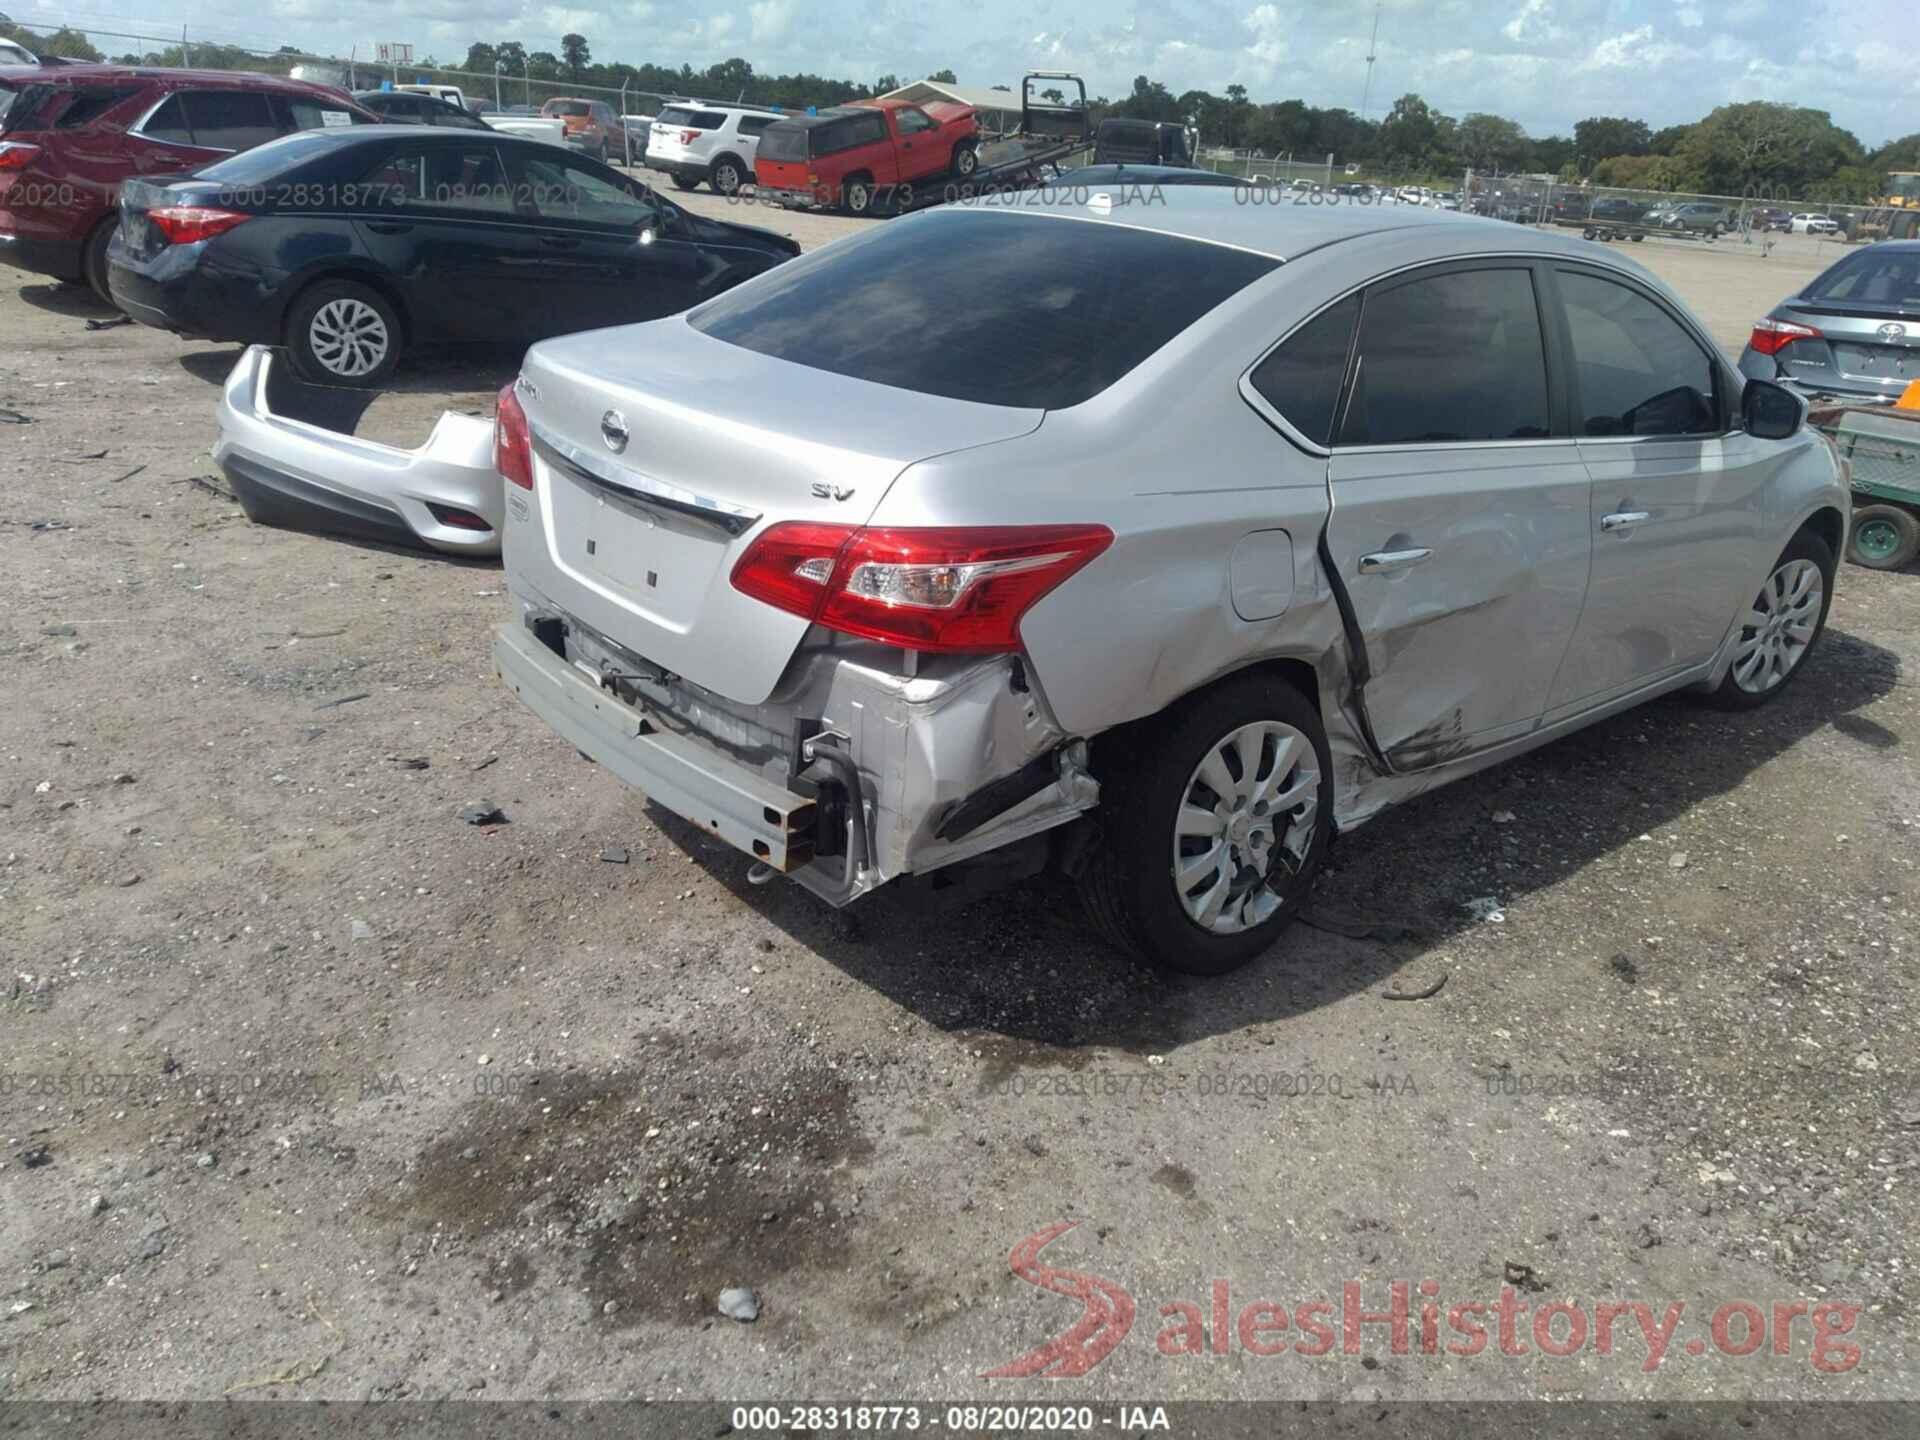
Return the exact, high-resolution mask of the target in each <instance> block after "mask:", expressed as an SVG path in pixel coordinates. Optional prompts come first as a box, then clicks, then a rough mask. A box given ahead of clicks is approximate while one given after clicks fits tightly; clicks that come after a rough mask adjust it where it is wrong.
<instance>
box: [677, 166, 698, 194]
mask: <svg viewBox="0 0 1920 1440" xmlns="http://www.w3.org/2000/svg"><path fill="white" fill-rule="evenodd" d="M699 184H700V177H699V176H697V175H682V174H681V173H680V172H679V171H677V170H676V171H675V172H674V175H673V185H674V188H675V189H676V190H692V189H694V188H696V187H697V186H698V185H699Z"/></svg>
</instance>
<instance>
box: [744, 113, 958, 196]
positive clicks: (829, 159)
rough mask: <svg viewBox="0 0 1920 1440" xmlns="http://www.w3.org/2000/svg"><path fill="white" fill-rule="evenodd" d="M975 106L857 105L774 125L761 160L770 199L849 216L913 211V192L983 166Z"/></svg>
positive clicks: (758, 175) (757, 167) (756, 166)
mask: <svg viewBox="0 0 1920 1440" xmlns="http://www.w3.org/2000/svg"><path fill="white" fill-rule="evenodd" d="M979 137H980V127H979V125H978V123H977V122H976V121H975V119H974V113H973V107H972V106H971V105H962V104H958V103H955V102H952V101H946V100H935V101H931V102H929V103H928V104H925V105H915V104H913V103H911V102H909V101H906V100H856V101H855V102H854V103H853V104H851V105H839V106H835V107H834V108H833V109H831V110H823V111H821V113H820V114H818V115H794V116H790V117H789V118H787V119H785V120H779V121H776V122H775V123H773V124H772V125H769V126H768V127H767V129H766V133H765V134H763V135H762V136H761V137H760V148H759V149H758V151H756V152H755V154H754V160H753V173H754V180H755V181H756V182H757V184H758V186H759V192H760V196H761V198H763V199H770V200H777V201H779V202H780V203H782V204H786V205H838V206H839V207H840V208H841V209H842V210H845V211H846V212H847V213H848V214H849V215H870V214H872V213H873V212H874V211H875V210H877V209H881V208H890V207H892V206H894V205H896V204H897V205H899V207H900V208H902V209H904V208H907V206H908V205H910V204H911V203H912V200H913V194H912V191H913V187H914V186H916V185H924V184H925V183H926V182H928V181H931V180H938V179H942V178H945V177H947V176H952V177H953V178H954V179H956V180H967V179H970V178H971V177H972V176H973V173H974V171H976V170H977V169H979V168H980V150H979V144H980V139H979Z"/></svg>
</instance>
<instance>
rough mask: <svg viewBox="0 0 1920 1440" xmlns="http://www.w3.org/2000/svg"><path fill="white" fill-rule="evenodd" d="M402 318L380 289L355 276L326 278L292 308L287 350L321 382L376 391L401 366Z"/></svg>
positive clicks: (302, 370) (306, 372)
mask: <svg viewBox="0 0 1920 1440" xmlns="http://www.w3.org/2000/svg"><path fill="white" fill-rule="evenodd" d="M402 344H403V339H402V332H401V329H400V317H399V315H398V314H396V313H395V311H394V308H393V306H392V305H391V304H389V303H388V302H387V298H386V297H385V296H384V295H382V294H380V292H379V291H377V290H373V289H371V288H369V287H368V286H365V285H361V284H358V283H356V282H354V281H352V280H323V281H321V282H320V283H319V284H318V285H315V286H313V287H312V288H311V289H308V290H306V291H304V292H303V293H302V294H301V295H300V298H299V299H297V300H296V301H294V303H293V308H292V309H291V310H289V311H288V312H287V333H286V345H287V353H288V354H289V355H291V356H292V357H293V364H294V368H295V369H296V370H298V371H299V372H300V374H301V376H302V377H303V378H305V379H307V380H310V381H312V382H313V383H315V384H317V385H345V386H350V387H352V388H354V389H357V390H370V389H373V388H374V387H376V386H380V385H384V384H386V382H387V381H388V380H390V379H391V378H393V372H394V371H395V370H397V369H399V368H400V350H401V346H402Z"/></svg>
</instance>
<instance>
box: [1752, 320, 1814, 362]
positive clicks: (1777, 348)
mask: <svg viewBox="0 0 1920 1440" xmlns="http://www.w3.org/2000/svg"><path fill="white" fill-rule="evenodd" d="M1820 338H1821V335H1820V332H1819V331H1818V330H1816V329H1814V328H1813V327H1812V326H1811V325H1795V324H1794V323H1793V322H1792V321H1791V320H1776V319H1774V318H1773V317H1772V316H1771V315H1769V316H1767V317H1766V318H1765V319H1764V320H1756V321H1754V322H1753V334H1751V335H1749V336H1748V337H1747V344H1749V345H1751V346H1752V347H1753V348H1754V349H1756V350H1758V351H1759V352H1760V353H1761V354H1762V355H1778V354H1779V353H1780V352H1781V351H1782V350H1784V349H1786V348H1787V346H1789V345H1791V344H1793V342H1794V341H1796V340H1818V339H1820Z"/></svg>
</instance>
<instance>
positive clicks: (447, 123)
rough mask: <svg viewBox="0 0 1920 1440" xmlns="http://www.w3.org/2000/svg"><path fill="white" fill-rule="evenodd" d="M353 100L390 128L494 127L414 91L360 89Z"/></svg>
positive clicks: (354, 93) (459, 128) (456, 128)
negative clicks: (419, 126)
mask: <svg viewBox="0 0 1920 1440" xmlns="http://www.w3.org/2000/svg"><path fill="white" fill-rule="evenodd" d="M353 98H354V99H356V100H358V101H359V102H360V103H361V104H362V105H364V106H365V107H366V108H367V109H369V110H371V111H372V112H373V113H374V114H376V115H378V116H379V117H380V118H381V119H382V120H384V121H386V122H387V123H388V124H389V125H439V126H442V127H443V128H445V129H448V130H486V131H489V132H491V131H492V129H493V127H492V126H491V125H489V124H487V122H486V121H484V120H482V119H481V118H480V117H479V116H478V115H476V114H474V113H473V112H472V111H471V110H462V109H461V108H460V107H459V106H458V105H455V104H453V103H452V102H450V101H446V100H442V99H441V98H440V97H439V96H438V95H417V94H415V93H414V92H413V91H411V90H356V91H354V92H353Z"/></svg>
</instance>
